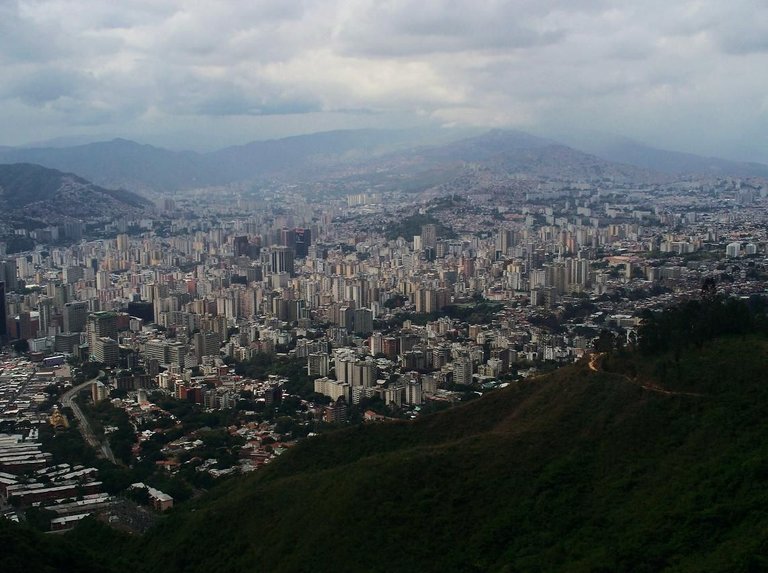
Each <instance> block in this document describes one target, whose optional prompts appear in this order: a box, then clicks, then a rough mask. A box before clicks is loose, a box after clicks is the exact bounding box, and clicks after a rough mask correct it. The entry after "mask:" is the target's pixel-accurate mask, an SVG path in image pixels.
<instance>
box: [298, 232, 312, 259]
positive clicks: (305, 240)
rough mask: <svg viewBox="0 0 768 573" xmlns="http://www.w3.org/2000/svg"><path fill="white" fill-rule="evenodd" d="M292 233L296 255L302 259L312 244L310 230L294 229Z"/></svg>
mask: <svg viewBox="0 0 768 573" xmlns="http://www.w3.org/2000/svg"><path fill="white" fill-rule="evenodd" d="M293 234H294V237H295V242H294V248H295V249H296V256H297V257H299V258H301V259H303V258H305V257H306V256H307V255H308V254H309V247H310V246H311V245H312V230H311V229H294V230H293Z"/></svg>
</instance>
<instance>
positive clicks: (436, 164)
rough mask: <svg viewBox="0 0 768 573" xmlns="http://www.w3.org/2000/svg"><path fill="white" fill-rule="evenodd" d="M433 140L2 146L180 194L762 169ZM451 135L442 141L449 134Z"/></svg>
mask: <svg viewBox="0 0 768 573" xmlns="http://www.w3.org/2000/svg"><path fill="white" fill-rule="evenodd" d="M463 135H464V134H463V133H462V132H459V133H457V134H455V135H451V133H450V132H446V133H444V134H442V135H441V136H440V138H439V141H438V138H436V136H434V134H431V135H430V136H429V137H427V136H425V135H420V133H419V132H418V131H416V130H346V131H331V132H323V133H316V134H310V135H301V136H294V137H288V138H283V139H275V140H269V141H258V142H252V143H248V144H245V145H240V146H233V147H228V148H225V149H221V150H218V151H213V152H208V153H199V152H193V151H170V150H167V149H163V148H159V147H154V146H151V145H142V144H139V143H135V142H132V141H128V140H125V139H115V140H112V141H107V142H98V143H89V144H85V145H75V146H56V147H40V148H21V147H16V148H8V147H5V148H0V162H2V163H19V162H23V163H36V164H40V165H43V166H46V167H49V168H53V169H58V170H61V171H65V172H72V173H77V174H79V175H81V176H82V177H85V178H87V179H89V180H91V181H93V182H94V183H96V184H98V185H101V186H104V187H121V188H126V189H131V190H133V191H137V192H163V191H178V190H184V189H191V188H200V187H208V186H217V185H227V184H230V183H237V182H245V181H253V180H265V179H272V178H283V179H285V178H294V179H295V178H304V179H306V178H309V177H319V176H326V175H328V174H338V173H343V172H345V171H346V170H350V169H354V170H355V172H356V173H366V172H368V173H377V172H380V171H381V169H382V166H384V169H387V168H390V169H392V170H393V172H398V173H400V172H404V173H405V174H406V175H408V174H411V175H413V174H419V173H423V172H426V171H437V172H440V171H444V170H448V171H449V172H452V169H453V168H454V167H455V166H456V165H459V164H461V165H466V164H467V163H472V164H476V163H480V164H482V165H484V166H490V167H492V168H493V169H495V170H501V171H502V172H504V173H506V174H507V175H509V174H523V175H531V176H537V177H558V176H563V175H565V176H567V177H571V178H574V179H579V178H595V177H597V178H599V177H601V176H608V177H616V176H618V177H625V176H626V177H635V178H637V177H641V178H643V179H648V178H649V177H652V176H653V175H654V174H655V175H656V176H658V175H660V174H673V175H681V174H695V175H704V176H713V175H715V176H735V177H767V176H768V166H766V165H762V164H757V163H739V162H734V161H727V160H722V159H714V158H705V157H701V156H696V155H692V154H686V153H678V152H671V151H664V150H660V149H656V148H652V147H648V146H644V145H641V144H638V143H636V142H632V141H630V140H626V139H621V140H618V139H606V138H602V139H601V138H597V137H595V138H582V139H581V140H579V142H578V143H577V144H576V145H575V147H573V146H567V145H564V144H563V143H560V142H558V141H554V140H551V139H544V138H540V137H536V136H534V135H530V134H528V133H524V132H519V131H510V130H494V131H491V132H488V133H485V134H481V135H477V136H473V137H469V138H467V137H462V136H463ZM452 137H453V138H454V140H453V141H449V140H450V139H451V138H452Z"/></svg>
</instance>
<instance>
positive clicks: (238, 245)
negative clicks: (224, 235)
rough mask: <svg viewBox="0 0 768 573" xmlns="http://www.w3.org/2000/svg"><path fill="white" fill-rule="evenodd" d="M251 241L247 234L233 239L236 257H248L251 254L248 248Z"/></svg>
mask: <svg viewBox="0 0 768 573" xmlns="http://www.w3.org/2000/svg"><path fill="white" fill-rule="evenodd" d="M249 247H250V243H249V242H248V237H247V236H246V235H241V236H238V237H235V238H234V239H233V241H232V250H233V252H234V255H235V256H236V257H248V256H250V253H249V250H248V248H249Z"/></svg>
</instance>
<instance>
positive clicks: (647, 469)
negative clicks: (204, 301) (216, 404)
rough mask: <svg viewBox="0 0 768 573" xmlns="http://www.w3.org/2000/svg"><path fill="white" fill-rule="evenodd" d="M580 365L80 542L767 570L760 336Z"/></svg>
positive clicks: (767, 407)
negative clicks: (129, 536) (149, 525)
mask: <svg viewBox="0 0 768 573" xmlns="http://www.w3.org/2000/svg"><path fill="white" fill-rule="evenodd" d="M592 366H596V367H597V371H595V370H593V369H592V368H591V367H590V365H589V364H587V363H586V362H584V363H580V364H577V365H574V366H571V367H567V368H564V369H562V370H559V371H557V372H555V373H554V374H551V375H548V376H542V377H540V378H537V379H534V380H531V381H528V382H522V383H520V384H518V385H517V386H514V387H509V388H507V389H505V390H500V391H497V392H494V393H491V394H488V395H486V396H485V397H483V398H482V399H479V400H477V401H475V402H472V403H469V404H467V405H465V406H462V407H457V408H454V409H452V410H449V411H446V412H442V413H439V414H435V415H432V416H427V417H424V418H422V419H420V420H417V421H414V422H392V423H384V424H380V425H366V426H362V427H354V428H350V429H348V430H344V431H339V432H335V433H331V434H326V435H323V436H320V437H317V438H311V439H308V440H306V441H304V442H302V443H301V444H300V445H299V446H298V447H297V448H295V449H293V450H291V451H290V452H288V453H286V454H285V455H284V456H282V457H281V458H280V459H279V460H278V461H277V462H275V463H274V464H272V465H271V466H269V467H267V468H266V469H264V470H262V471H260V472H258V473H257V474H254V475H252V476H250V477H247V478H243V479H241V480H239V481H235V482H229V483H227V484H226V485H225V487H222V488H217V489H214V491H213V492H212V493H211V494H210V495H209V496H207V497H205V498H201V499H200V500H198V501H197V502H195V503H194V504H193V505H190V506H187V507H186V508H185V509H183V510H180V511H176V512H174V513H172V514H171V515H169V516H168V518H167V519H165V520H163V521H162V522H161V523H160V525H159V526H158V527H156V528H155V529H154V530H153V531H151V532H150V533H149V534H147V535H146V536H145V537H144V538H136V539H133V540H132V541H131V542H130V543H127V544H125V543H117V542H115V541H114V539H112V538H110V537H109V536H106V534H102V535H104V537H102V538H101V539H100V540H99V541H97V542H95V543H90V546H91V551H98V550H101V551H104V552H105V555H104V557H103V558H102V560H101V562H102V563H105V562H108V561H109V560H110V559H115V558H117V559H118V560H119V563H120V566H119V568H120V569H125V568H126V567H129V568H131V569H134V570H136V571H145V572H147V573H153V572H163V573H173V572H176V571H178V572H182V571H184V572H197V571H200V572H203V571H205V572H206V573H210V572H216V571H226V572H239V571H278V572H279V571H310V570H311V571H500V572H516V571H521V572H522V571H526V572H527V571H532V572H533V571H541V572H545V571H546V572H549V571H569V572H571V571H573V572H579V571H584V572H587V571H590V572H598V571H605V572H608V571H638V572H639V571H649V572H650V571H674V572H684V571H691V572H693V571H729V572H734V571H735V572H739V571H743V572H748V571H764V570H766V569H768V488H767V487H766V486H767V485H768V386H767V383H768V378H767V377H766V374H765V373H766V372H768V369H767V367H768V340H767V339H766V338H765V337H764V336H758V335H755V334H752V335H731V336H729V337H726V338H721V339H718V340H714V341H712V340H710V341H707V340H700V341H697V343H696V344H695V345H692V346H690V347H683V348H675V349H670V350H669V352H664V351H658V352H656V353H654V354H652V355H649V354H645V355H642V354H640V353H629V352H623V351H619V352H616V353H614V354H612V355H611V356H609V357H604V358H603V359H602V360H601V361H594V362H593V363H592ZM607 370H610V372H609V371H607ZM659 373H661V374H662V375H660V374H659ZM662 379H663V382H662ZM89 527H91V528H92V529H93V530H94V531H95V532H94V531H91V532H88V533H85V534H84V533H83V532H77V533H76V534H75V535H74V536H71V535H70V536H67V538H71V539H72V543H73V544H75V545H77V544H86V545H89V543H88V541H89V539H93V538H94V537H95V536H96V535H97V533H98V528H96V527H94V525H93V524H91V525H90V526H89ZM65 539H66V538H65ZM83 555H87V552H86V553H83V552H81V553H80V556H81V557H82V556H83ZM0 565H3V564H2V563H1V562H0ZM3 570H4V571H5V568H3ZM60 570H65V569H60Z"/></svg>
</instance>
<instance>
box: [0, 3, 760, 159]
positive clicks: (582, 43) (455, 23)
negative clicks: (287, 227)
mask: <svg viewBox="0 0 768 573" xmlns="http://www.w3.org/2000/svg"><path fill="white" fill-rule="evenodd" d="M766 38H768V8H767V7H766V6H765V4H764V3H761V2H755V1H748V0H740V1H735V2H729V3H728V4H724V3H721V2H715V1H687V2H677V3H669V2H662V1H647V2H640V3H615V2H606V1H601V0H594V1H592V0H579V1H556V0H555V1H547V2H542V1H517V2H483V3H479V4H478V3H470V2H461V1H454V2H433V1H426V2H418V3H414V2H397V1H396V2H372V1H370V2H365V1H358V2H352V1H343V0H339V1H333V2H317V1H314V2H313V1H307V2H295V3H293V2H290V3H277V2H248V1H242V2H227V3H224V4H219V3H188V2H180V1H178V2H174V1H168V2H160V3H158V2H148V1H126V2H121V3H120V4H119V5H111V4H110V5H107V4H94V3H92V2H85V1H81V0H72V1H61V0H50V1H48V0H45V1H35V2H32V1H24V0H19V1H6V2H2V3H1V4H0V62H2V66H3V82H2V86H0V123H2V125H3V130H2V135H0V144H2V145H14V146H15V145H23V144H30V143H39V142H50V140H57V141H59V142H68V143H71V142H84V141H94V140H103V139H110V138H113V137H127V138H131V139H135V140H137V141H140V142H142V143H152V144H155V145H162V146H166V147H170V148H174V149H187V148H193V149H213V148H217V147H223V146H227V145H233V144H239V143H244V142H247V141H252V140H260V139H268V138H276V137H283V136H287V135H292V134H299V133H311V132H318V131H324V130H330V129H346V128H360V127H401V128H402V127H426V126H429V127H435V126H438V127H439V126H444V127H448V126H450V127H453V126H456V127H481V128H489V127H494V128H499V127H501V128H508V127H512V128H518V129H524V130H526V131H531V132H533V133H536V134H540V135H542V134H543V135H556V136H563V137H564V138H565V139H566V140H567V139H568V138H572V137H574V136H578V137H580V138H583V137H585V134H584V131H587V134H586V136H587V137H588V136H590V134H591V133H593V132H594V131H597V132H602V133H608V134H616V135H621V136H627V137H631V138H634V139H637V140H639V141H642V142H644V143H647V144H650V145H653V146H655V147H660V148H664V149H673V150H681V151H688V152H694V153H699V154H704V155H713V156H721V157H726V158H730V159H738V160H750V161H763V162H766V161H768V152H767V151H766V149H768V140H767V139H766V135H765V134H766V131H767V130H766V127H768V125H767V124H768V100H767V99H766V94H767V93H768V76H767V75H766V74H764V73H761V70H763V69H765V68H766V64H768V58H767V57H766V52H767V51H768V40H766ZM59 138H63V139H59Z"/></svg>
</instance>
